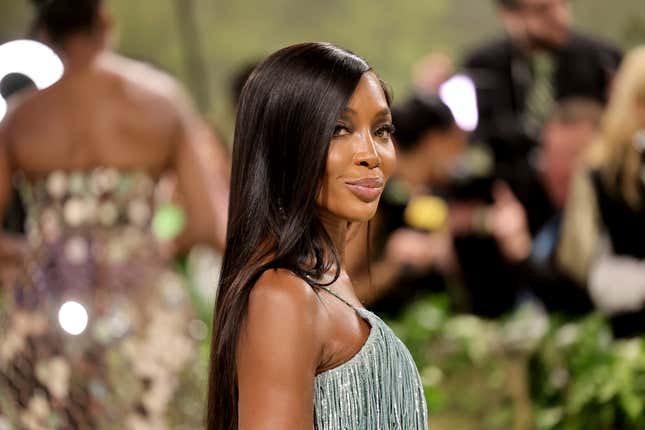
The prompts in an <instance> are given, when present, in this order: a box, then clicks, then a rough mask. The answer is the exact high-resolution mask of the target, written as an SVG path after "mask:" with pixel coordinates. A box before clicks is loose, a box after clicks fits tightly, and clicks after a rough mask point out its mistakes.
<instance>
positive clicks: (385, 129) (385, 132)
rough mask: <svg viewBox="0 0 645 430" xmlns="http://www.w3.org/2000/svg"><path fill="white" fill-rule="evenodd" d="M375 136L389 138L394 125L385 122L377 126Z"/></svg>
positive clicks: (392, 132)
mask: <svg viewBox="0 0 645 430" xmlns="http://www.w3.org/2000/svg"><path fill="white" fill-rule="evenodd" d="M375 134H376V136H378V137H380V138H383V139H389V138H390V137H392V135H393V134H394V125H393V124H385V125H383V126H381V127H379V128H378V129H377V130H376V133H375Z"/></svg>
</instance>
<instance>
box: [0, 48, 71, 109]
mask: <svg viewBox="0 0 645 430" xmlns="http://www.w3.org/2000/svg"><path fill="white" fill-rule="evenodd" d="M63 71H64V67H63V62H62V61H61V60H60V58H59V57H58V56H57V55H56V53H54V51H52V50H51V49H50V48H49V47H48V46H46V45H43V44H42V43H40V42H36V41H34V40H24V39H23V40H14V41H11V42H7V43H5V44H3V45H0V80H1V79H2V78H4V77H5V76H7V75H8V74H9V73H22V74H23V75H25V76H28V77H29V78H31V80H32V81H34V83H35V84H36V87H38V89H41V90H42V89H43V88H47V87H48V86H50V85H52V84H54V83H55V82H56V81H58V80H59V79H60V77H61V76H62V75H63ZM3 102H4V100H3ZM2 105H3V106H4V105H5V103H2ZM5 113H6V108H5V109H1V108H0V121H1V120H2V118H3V117H4V115H5Z"/></svg>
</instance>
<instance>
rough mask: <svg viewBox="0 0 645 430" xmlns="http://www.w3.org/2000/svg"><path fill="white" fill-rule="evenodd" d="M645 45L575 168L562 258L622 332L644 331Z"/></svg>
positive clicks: (627, 65)
mask: <svg viewBox="0 0 645 430" xmlns="http://www.w3.org/2000/svg"><path fill="white" fill-rule="evenodd" d="M644 205H645V47H643V46H640V47H638V48H635V49H634V50H633V51H631V52H630V53H629V54H628V55H627V57H626V58H625V61H624V63H623V65H622V66H621V68H620V70H619V71H618V74H617V75H616V79H615V82H614V85H613V87H612V92H611V96H610V100H609V105H608V107H607V111H606V113H605V115H604V117H603V121H602V126H601V130H600V135H599V137H598V139H597V141H596V143H595V144H594V146H593V147H592V150H591V152H590V155H589V157H588V159H587V162H586V164H585V166H584V167H583V168H582V169H581V171H580V172H579V174H577V175H576V177H575V180H574V186H573V189H572V191H571V195H570V196H569V199H568V203H567V209H566V215H565V219H564V221H563V238H562V241H563V244H562V247H561V248H560V249H559V259H560V260H561V261H562V263H563V264H564V266H565V267H567V269H568V270H569V271H570V273H572V274H573V275H574V276H575V277H576V278H577V279H579V280H580V281H581V282H584V283H586V284H587V285H588V288H589V293H590V295H591V297H592V298H593V301H594V303H595V305H596V306H597V308H598V309H599V310H600V311H602V312H603V313H605V314H607V315H609V316H610V320H611V323H612V328H613V330H614V333H615V334H616V335H617V336H621V337H622V336H632V335H641V334H643V332H644V331H645V281H644V280H645V212H644Z"/></svg>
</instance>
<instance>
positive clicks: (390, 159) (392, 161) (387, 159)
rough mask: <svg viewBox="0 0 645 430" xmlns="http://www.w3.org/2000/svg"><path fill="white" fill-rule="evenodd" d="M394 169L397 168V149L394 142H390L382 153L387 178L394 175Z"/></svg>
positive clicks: (383, 169) (382, 164) (382, 165)
mask: <svg viewBox="0 0 645 430" xmlns="http://www.w3.org/2000/svg"><path fill="white" fill-rule="evenodd" d="M394 169H396V150H395V149H394V144H392V143H390V144H389V145H388V146H387V147H385V148H384V149H383V152H382V153H381V170H382V172H383V175H384V176H385V179H387V178H389V177H390V176H392V173H394Z"/></svg>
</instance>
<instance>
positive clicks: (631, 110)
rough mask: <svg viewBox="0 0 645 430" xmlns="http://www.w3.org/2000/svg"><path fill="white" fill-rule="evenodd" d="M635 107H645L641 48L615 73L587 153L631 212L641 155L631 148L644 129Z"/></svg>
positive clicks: (637, 199) (644, 51)
mask: <svg viewBox="0 0 645 430" xmlns="http://www.w3.org/2000/svg"><path fill="white" fill-rule="evenodd" d="M639 103H640V104H642V105H643V106H645V45H641V46H639V47H637V48H634V49H633V50H632V51H630V52H629V53H628V54H627V56H626V57H625V59H624V61H623V63H622V65H621V67H620V69H619V70H618V73H617V74H616V77H615V78H614V82H613V85H612V90H611V96H610V99H609V104H608V106H607V110H606V112H605V115H604V117H603V120H602V125H601V130H600V134H599V137H598V139H597V141H596V142H595V143H594V145H593V146H592V148H591V153H590V156H591V159H590V161H591V163H592V167H594V168H598V169H600V171H601V174H602V177H603V180H604V181H605V183H606V184H607V185H608V189H609V190H610V192H612V193H613V194H614V195H617V196H620V197H622V198H624V199H625V201H626V202H627V204H629V205H630V206H632V207H633V208H634V209H638V208H640V207H641V205H642V203H643V201H642V196H641V194H640V192H639V187H640V180H641V179H640V173H641V172H640V171H641V160H640V157H641V154H640V152H638V150H637V149H636V148H635V147H634V145H632V142H633V139H634V135H635V134H636V132H637V131H638V130H639V129H641V128H642V127H643V126H644V125H643V124H639V123H638V120H637V118H636V115H635V112H636V106H637V104H639Z"/></svg>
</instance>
